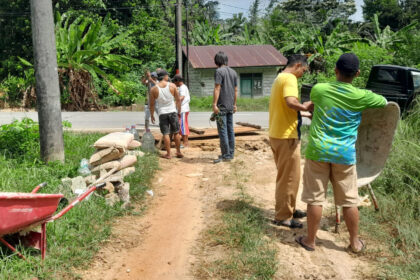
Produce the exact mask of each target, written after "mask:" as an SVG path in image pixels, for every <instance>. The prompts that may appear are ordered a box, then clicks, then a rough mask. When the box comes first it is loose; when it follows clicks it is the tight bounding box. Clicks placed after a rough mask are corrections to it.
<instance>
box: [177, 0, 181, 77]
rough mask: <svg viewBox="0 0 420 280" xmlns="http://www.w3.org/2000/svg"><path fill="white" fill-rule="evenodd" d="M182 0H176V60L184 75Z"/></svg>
mask: <svg viewBox="0 0 420 280" xmlns="http://www.w3.org/2000/svg"><path fill="white" fill-rule="evenodd" d="M181 9H182V1H181V0H176V60H177V62H178V65H177V67H178V70H179V74H181V75H182V10H181Z"/></svg>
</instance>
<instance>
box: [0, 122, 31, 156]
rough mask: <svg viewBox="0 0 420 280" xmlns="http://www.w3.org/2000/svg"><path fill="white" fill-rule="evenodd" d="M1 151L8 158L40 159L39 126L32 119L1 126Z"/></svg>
mask: <svg viewBox="0 0 420 280" xmlns="http://www.w3.org/2000/svg"><path fill="white" fill-rule="evenodd" d="M0 151H1V152H2V153H3V154H4V155H5V156H6V157H7V158H16V159H18V160H19V159H20V160H23V159H32V160H35V161H37V160H39V126H38V123H36V122H34V121H33V120H31V119H27V118H25V119H23V120H22V121H17V120H16V121H14V122H12V123H11V124H5V125H2V126H0Z"/></svg>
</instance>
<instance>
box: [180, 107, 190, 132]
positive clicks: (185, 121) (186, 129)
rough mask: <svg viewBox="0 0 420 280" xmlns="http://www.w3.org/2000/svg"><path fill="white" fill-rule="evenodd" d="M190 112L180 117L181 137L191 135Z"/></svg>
mask: <svg viewBox="0 0 420 280" xmlns="http://www.w3.org/2000/svg"><path fill="white" fill-rule="evenodd" d="M189 113H190V112H185V113H181V114H180V115H178V116H179V126H180V130H179V134H181V135H190V128H189V126H188V114H189Z"/></svg>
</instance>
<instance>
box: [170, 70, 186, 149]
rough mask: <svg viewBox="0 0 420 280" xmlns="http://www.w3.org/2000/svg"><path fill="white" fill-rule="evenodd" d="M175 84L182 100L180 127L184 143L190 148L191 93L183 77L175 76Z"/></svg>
mask: <svg viewBox="0 0 420 280" xmlns="http://www.w3.org/2000/svg"><path fill="white" fill-rule="evenodd" d="M172 81H173V82H174V84H175V85H176V86H177V87H178V91H179V97H180V99H181V113H180V114H179V116H178V117H179V125H180V131H179V133H180V134H181V137H182V141H183V142H184V146H182V145H181V148H182V147H188V135H190V128H189V127H188V114H189V113H190V91H189V90H188V87H187V86H186V85H185V84H184V79H183V78H182V76H181V75H175V76H174V77H173V79H172Z"/></svg>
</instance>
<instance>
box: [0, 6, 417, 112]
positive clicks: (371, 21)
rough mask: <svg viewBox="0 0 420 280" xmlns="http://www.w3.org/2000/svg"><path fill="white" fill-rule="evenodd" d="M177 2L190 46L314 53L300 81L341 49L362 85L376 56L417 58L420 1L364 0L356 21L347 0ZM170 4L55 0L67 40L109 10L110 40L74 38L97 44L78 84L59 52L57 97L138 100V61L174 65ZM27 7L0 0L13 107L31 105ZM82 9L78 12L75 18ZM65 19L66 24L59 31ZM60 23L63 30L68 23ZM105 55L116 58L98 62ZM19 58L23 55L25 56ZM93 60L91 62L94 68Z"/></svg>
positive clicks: (3, 72)
mask: <svg viewBox="0 0 420 280" xmlns="http://www.w3.org/2000/svg"><path fill="white" fill-rule="evenodd" d="M183 3H184V9H183V26H184V28H183V32H184V35H183V41H184V43H186V34H185V33H186V28H185V27H186V26H188V30H189V32H188V35H189V36H188V37H189V43H190V44H192V45H231V44H247V45H249V44H272V45H274V46H275V47H276V48H277V49H279V50H280V51H282V52H283V53H284V54H286V55H288V54H291V53H304V54H307V55H311V56H310V61H311V69H312V71H311V75H309V76H308V77H306V79H305V82H315V81H328V80H331V79H334V73H333V72H332V69H333V65H334V62H335V60H336V58H337V57H338V56H339V55H340V54H341V53H343V52H347V51H353V52H355V53H356V54H357V55H358V56H359V57H360V58H361V63H362V69H361V70H362V76H361V78H359V79H357V81H356V84H357V86H361V87H363V86H365V83H366V79H367V77H368V73H369V70H370V67H371V66H372V65H373V64H378V63H391V64H398V65H406V66H414V67H418V66H419V64H420V53H419V52H420V50H419V48H418V47H417V46H418V44H419V43H420V31H419V30H418V26H417V21H418V20H419V17H420V12H419V11H420V8H419V7H420V5H417V4H418V1H415V0H404V1H397V0H390V1H384V0H365V1H364V5H363V15H364V21H363V22H353V21H351V20H350V19H349V18H350V16H351V15H352V14H353V13H354V12H355V11H356V8H355V1H354V0H320V1H310V0H293V1H292V0H286V1H278V0H270V1H269V2H268V6H267V8H266V9H265V10H263V9H262V1H260V0H254V1H253V2H252V4H251V6H250V8H249V13H248V15H247V16H245V15H244V13H241V12H239V13H235V14H232V15H231V16H230V17H228V18H225V19H221V18H220V15H219V9H218V8H220V11H223V7H225V5H226V4H224V3H222V2H221V3H219V2H218V1H205V0H186V1H183ZM175 4H176V1H175V0H169V1H162V0H54V1H53V7H54V11H55V12H56V13H57V14H61V16H62V17H67V18H70V19H71V20H70V21H69V23H68V24H69V26H71V25H73V27H79V28H80V30H81V31H80V32H79V33H80V34H79V35H78V36H75V37H72V38H71V39H72V40H73V41H74V43H77V42H82V41H83V36H84V35H85V34H86V33H87V32H88V27H89V25H88V27H86V28H85V29H83V28H82V27H83V25H86V21H87V22H88V24H96V23H98V22H100V21H104V20H105V19H106V18H109V21H107V24H104V27H103V31H102V34H107V36H108V37H107V38H109V40H111V41H113V42H114V44H113V45H112V47H108V48H107V49H106V50H105V52H103V51H104V49H103V48H102V49H101V48H100V46H101V44H102V43H101V41H100V40H99V39H98V40H97V41H96V42H95V44H96V45H95V44H93V45H92V44H91V45H89V46H84V45H81V46H79V49H80V50H81V51H84V52H85V51H88V50H96V51H97V52H96V53H91V55H90V57H89V58H88V57H87V56H84V57H78V58H79V61H78V62H77V63H78V65H79V66H78V68H77V69H81V70H80V71H81V74H80V73H79V76H77V77H76V78H77V79H75V80H76V84H77V83H78V84H77V85H80V84H82V85H84V86H83V87H80V86H79V87H77V85H76V86H71V83H72V81H71V78H69V75H68V74H66V73H68V72H69V69H70V68H71V67H73V68H74V63H72V64H70V63H69V62H72V61H74V56H68V55H67V57H66V55H64V54H67V53H66V52H61V53H62V54H63V55H59V57H58V58H59V63H61V64H62V65H67V66H66V67H63V72H62V73H61V77H62V82H63V84H62V102H63V104H64V105H63V106H64V107H66V106H67V107H70V108H69V109H80V108H71V107H72V106H71V105H72V103H75V101H74V100H76V99H77V98H73V99H71V98H70V97H71V94H73V95H77V97H78V98H79V99H81V100H84V99H85V100H86V102H87V101H92V100H96V99H98V103H99V105H98V106H96V109H98V108H101V106H103V105H130V104H133V103H140V102H143V100H144V97H145V94H146V88H145V86H143V85H142V84H141V81H140V79H141V77H142V76H143V74H144V72H145V70H147V69H148V70H155V69H156V68H158V67H160V68H165V69H168V70H169V71H170V72H172V73H173V72H174V62H175V47H174V42H175V32H174V22H175ZM232 5H234V4H232ZM238 11H241V10H240V9H238ZM29 15H30V11H29V5H28V1H27V0H16V1H8V0H0V37H1V38H2V40H1V41H0V50H1V51H0V102H3V103H8V104H9V105H11V106H28V107H30V106H33V105H34V100H33V99H34V97H35V94H34V90H33V89H32V87H33V85H34V78H33V70H32V67H31V66H28V65H30V64H31V63H32V62H33V54H32V40H31V26H30V16H29ZM187 15H188V22H186V16H187ZM81 17H83V18H84V20H78V19H79V18H81ZM56 19H57V21H58V20H59V18H56ZM57 21H56V24H58V22H57ZM63 26H64V23H62V25H61V29H62V30H61V32H63V29H65V28H63ZM407 26H408V27H407ZM73 29H75V28H73ZM64 31H66V30H64ZM67 31H68V33H70V27H69V28H68V30H67ZM57 32H59V30H58V29H57ZM72 40H65V41H63V40H62V38H61V37H60V36H58V34H57V46H58V48H57V49H58V50H59V53H60V50H63V47H62V46H67V45H68V43H69V42H71V41H72ZM102 42H103V41H102ZM104 54H105V55H106V56H107V57H108V58H110V57H112V59H113V60H112V61H111V62H109V61H105V60H104V59H103V57H104ZM101 55H102V57H101ZM121 57H123V58H125V61H124V63H121V61H122V60H121V59H120V60H119V62H118V61H117V58H121ZM20 58H22V59H24V60H25V61H28V62H29V64H25V63H22V60H21V59H20ZM118 63H119V64H118ZM70 65H72V66H71V67H70ZM92 65H93V66H95V67H97V68H95V69H93V70H92ZM117 66H118V67H117ZM89 67H90V68H89ZM75 69H76V68H75ZM84 73H85V74H84ZM86 73H89V74H86ZM73 82H74V81H73ZM86 92H89V94H86ZM193 94H194V93H193ZM85 95H87V97H85ZM66 104H67V105H66ZM73 107H77V106H73ZM79 107H80V106H79ZM93 107H95V106H93ZM84 109H85V110H86V109H89V107H87V108H84ZM94 109H95V108H94Z"/></svg>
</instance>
